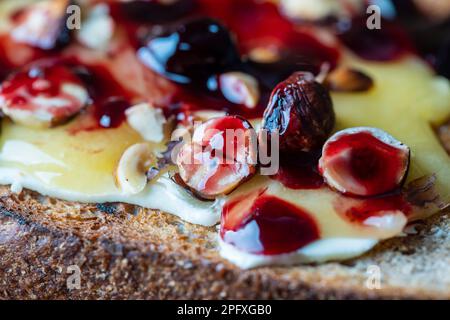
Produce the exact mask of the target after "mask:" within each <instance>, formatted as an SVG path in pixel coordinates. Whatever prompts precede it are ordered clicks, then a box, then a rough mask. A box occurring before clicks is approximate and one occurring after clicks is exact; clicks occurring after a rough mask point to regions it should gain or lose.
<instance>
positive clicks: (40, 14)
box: [11, 0, 71, 50]
mask: <svg viewBox="0 0 450 320" xmlns="http://www.w3.org/2000/svg"><path fill="white" fill-rule="evenodd" d="M70 3H71V1H70V0H46V1H40V2H38V3H35V4H31V5H29V6H28V7H26V8H25V9H24V10H23V11H21V12H20V14H19V15H18V16H17V17H16V18H15V26H14V28H13V29H12V31H11V37H12V38H13V39H14V40H15V41H17V42H19V43H25V44H28V45H30V46H32V47H36V48H40V49H43V50H52V49H55V48H57V47H60V46H63V45H66V44H68V43H69V41H70V31H69V29H68V28H67V25H66V20H67V12H66V11H67V7H68V6H69V5H70Z"/></svg>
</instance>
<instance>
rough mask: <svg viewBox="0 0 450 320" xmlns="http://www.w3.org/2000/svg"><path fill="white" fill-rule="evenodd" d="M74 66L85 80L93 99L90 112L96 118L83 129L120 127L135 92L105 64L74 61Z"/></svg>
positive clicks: (76, 71) (76, 72) (79, 75)
mask: <svg viewBox="0 0 450 320" xmlns="http://www.w3.org/2000/svg"><path fill="white" fill-rule="evenodd" d="M72 68H73V70H74V72H75V74H77V75H78V77H80V79H82V81H83V82H84V84H85V86H86V87H87V89H88V92H89V96H90V97H91V99H92V104H91V105H90V107H89V108H88V112H89V113H90V114H91V115H92V116H93V118H94V119H95V124H94V125H93V126H92V125H90V126H88V127H87V128H84V129H83V130H95V129H101V128H117V127H119V126H120V125H121V124H122V123H123V121H125V111H126V109H128V108H129V107H130V106H131V99H132V97H133V94H132V93H131V92H130V91H128V90H127V89H125V88H124V87H123V86H122V85H121V84H120V83H119V82H118V81H117V80H116V79H115V78H114V77H113V75H112V74H111V72H110V71H109V70H108V69H107V68H106V67H104V66H101V65H82V64H79V62H73V61H72Z"/></svg>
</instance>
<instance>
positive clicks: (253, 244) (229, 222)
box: [220, 193, 320, 255]
mask: <svg viewBox="0 0 450 320" xmlns="http://www.w3.org/2000/svg"><path fill="white" fill-rule="evenodd" d="M246 202H249V203H248V205H246ZM242 204H244V206H242ZM241 210H244V211H241ZM220 236H221V238H222V240H223V241H224V242H226V243H228V244H230V245H233V246H234V247H236V248H237V249H239V250H242V251H245V252H248V253H253V254H260V255H277V254H283V253H289V252H293V251H295V250H298V249H300V248H302V247H304V246H306V245H307V244H309V243H311V242H313V241H315V240H317V239H319V236H320V235H319V228H318V226H317V224H316V222H315V221H314V219H313V218H312V217H311V215H310V214H308V213H307V212H305V211H304V210H302V209H301V208H299V207H297V206H294V205H292V204H290V203H288V202H286V201H284V200H282V199H280V198H278V197H275V196H270V195H264V194H263V193H259V194H257V195H256V197H255V195H253V196H248V195H247V196H243V197H241V198H239V199H237V200H234V201H232V202H230V203H228V204H227V205H225V207H224V209H223V211H222V223H221V229H220Z"/></svg>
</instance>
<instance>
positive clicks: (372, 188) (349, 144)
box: [322, 131, 407, 195]
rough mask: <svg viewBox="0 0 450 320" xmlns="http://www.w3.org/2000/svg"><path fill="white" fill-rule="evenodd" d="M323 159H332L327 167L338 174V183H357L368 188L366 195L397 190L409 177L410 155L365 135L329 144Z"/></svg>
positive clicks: (351, 136)
mask: <svg viewBox="0 0 450 320" xmlns="http://www.w3.org/2000/svg"><path fill="white" fill-rule="evenodd" d="M323 157H324V159H330V160H329V161H328V160H327V161H328V164H327V163H325V166H327V165H329V166H332V168H328V170H333V171H334V173H335V174H334V178H335V179H337V178H339V179H342V181H345V180H347V181H355V183H358V188H364V190H365V193H364V194H365V195H376V194H380V193H384V192H388V191H391V190H394V189H396V188H397V187H398V185H399V181H398V178H399V177H402V176H403V175H404V173H405V169H406V168H405V166H406V164H405V163H406V161H407V159H406V158H405V157H407V155H406V154H405V153H403V152H400V151H399V149H398V148H396V147H393V146H391V145H389V144H387V143H385V142H383V141H381V140H379V139H378V138H376V137H374V136H373V135H372V134H371V133H369V132H364V131H363V132H358V133H354V134H348V135H342V136H341V137H339V139H337V140H334V141H331V142H329V143H328V144H327V146H326V148H325V150H324V154H323ZM322 169H323V168H322ZM337 173H339V174H338V175H337ZM338 182H339V181H338ZM380 191H381V192H380ZM349 193H352V192H351V191H349Z"/></svg>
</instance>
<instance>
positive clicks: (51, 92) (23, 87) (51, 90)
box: [0, 60, 83, 117]
mask: <svg viewBox="0 0 450 320" xmlns="http://www.w3.org/2000/svg"><path fill="white" fill-rule="evenodd" d="M67 83H70V84H75V85H79V86H81V87H83V83H82V81H81V80H80V78H78V77H77V76H76V75H75V74H74V73H73V72H72V70H71V69H70V68H68V67H67V66H65V65H64V64H62V63H59V62H57V61H54V60H42V61H38V62H36V63H33V64H31V65H30V66H27V67H25V68H23V69H22V70H20V71H17V72H15V73H12V74H10V75H9V76H8V77H7V78H6V80H5V81H4V82H3V83H2V85H1V88H0V94H1V95H2V96H3V98H4V99H6V101H8V102H9V103H8V105H9V108H10V109H11V108H15V109H23V110H34V109H35V108H37V106H36V105H35V104H34V103H31V100H30V97H33V98H35V97H37V96H43V97H56V96H66V94H65V93H63V92H62V86H63V85H64V84H67ZM66 99H69V97H66ZM78 104H79V102H78V101H74V102H73V106H71V105H68V106H66V107H65V108H59V107H58V108H53V110H52V113H54V116H55V117H59V116H61V117H62V116H67V115H68V114H72V113H73V112H78V111H79V108H80V107H82V105H80V106H79V107H78Z"/></svg>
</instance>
